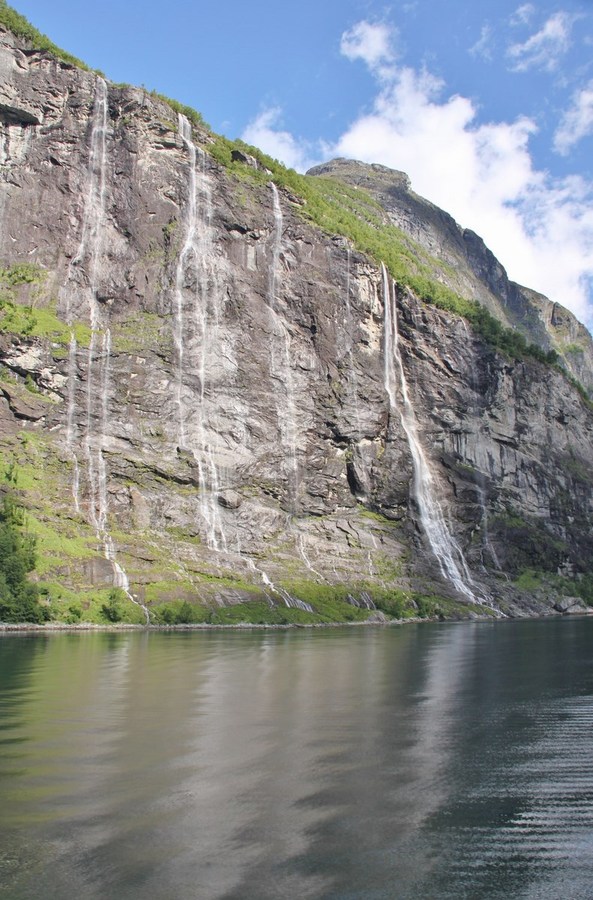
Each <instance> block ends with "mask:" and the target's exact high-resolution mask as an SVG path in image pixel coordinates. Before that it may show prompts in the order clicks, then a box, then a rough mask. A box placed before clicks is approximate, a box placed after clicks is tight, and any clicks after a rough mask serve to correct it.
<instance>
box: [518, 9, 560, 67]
mask: <svg viewBox="0 0 593 900" xmlns="http://www.w3.org/2000/svg"><path fill="white" fill-rule="evenodd" d="M519 9H525V7H520V8H519ZM574 22H575V16H571V15H569V14H568V13H566V12H558V13H554V15H553V16H550V18H549V19H548V20H547V21H546V22H545V23H544V25H543V27H542V28H541V29H540V30H539V31H537V32H536V33H535V34H532V35H531V37H530V38H528V39H527V40H526V41H525V42H524V43H522V44H521V43H517V44H512V45H511V46H510V47H509V48H508V50H507V55H508V56H509V58H510V59H511V60H512V63H511V68H512V70H513V71H514V72H526V71H527V70H528V69H543V70H545V71H547V72H552V71H554V69H556V68H557V66H558V63H559V62H560V57H561V56H563V55H564V54H565V53H566V51H567V50H568V48H569V46H570V33H571V30H572V26H573V24H574Z"/></svg>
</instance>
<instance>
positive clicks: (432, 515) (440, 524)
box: [381, 264, 482, 603]
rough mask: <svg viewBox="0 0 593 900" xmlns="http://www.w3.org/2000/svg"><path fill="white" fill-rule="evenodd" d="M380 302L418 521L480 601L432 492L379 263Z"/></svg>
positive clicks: (458, 582) (387, 373) (446, 569)
mask: <svg viewBox="0 0 593 900" xmlns="http://www.w3.org/2000/svg"><path fill="white" fill-rule="evenodd" d="M381 274H382V282H383V303H384V357H385V358H384V378H385V390H386V392H387V395H388V397H389V406H390V412H395V411H397V412H398V413H399V417H400V421H401V424H402V428H403V430H404V433H405V435H406V438H407V441H408V446H409V448H410V454H411V456H412V464H413V470H414V478H413V497H414V500H415V503H416V507H417V509H418V513H419V515H420V523H421V525H422V529H423V531H424V534H425V535H426V538H427V540H428V544H429V546H430V549H431V550H432V553H433V555H434V557H435V558H436V560H437V562H438V564H439V568H440V570H441V574H442V575H443V577H444V578H446V579H447V580H448V581H449V582H451V584H452V585H453V586H454V587H455V590H456V591H457V592H458V593H459V594H461V595H462V596H464V597H465V598H466V599H468V600H471V601H472V602H474V603H481V602H482V601H481V600H480V598H479V597H478V596H476V594H475V593H474V591H473V590H472V588H474V589H475V585H474V581H473V579H472V577H471V574H470V572H469V568H468V566H467V563H466V560H465V557H464V555H463V552H462V550H461V547H460V546H459V545H458V543H457V541H456V540H455V539H454V537H453V536H452V535H451V534H450V532H449V530H448V528H447V524H446V522H445V517H444V515H443V511H442V508H441V506H440V503H439V501H438V499H437V496H436V484H435V481H434V478H433V475H432V472H431V470H430V466H429V464H428V460H427V459H426V456H425V454H424V450H423V448H422V445H421V443H420V439H419V437H418V428H417V424H416V414H415V412H414V407H413V405H412V401H411V399H410V394H409V391H408V385H407V381H406V376H405V371H404V366H403V362H402V358H401V353H400V349H399V331H398V323H397V305H396V286H395V282H390V279H389V276H388V273H387V269H386V268H385V266H384V265H383V264H382V265H381ZM398 382H399V388H400V391H401V398H402V402H401V403H398V402H397V387H398Z"/></svg>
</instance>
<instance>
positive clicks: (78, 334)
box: [0, 263, 91, 347]
mask: <svg viewBox="0 0 593 900" xmlns="http://www.w3.org/2000/svg"><path fill="white" fill-rule="evenodd" d="M46 275H47V272H46V271H45V269H42V268H41V267H40V266H37V265H34V264H33V263H15V264H14V265H12V266H6V267H0V333H4V334H6V333H9V334H18V335H20V336H21V337H40V338H48V339H49V340H51V341H54V342H55V343H58V344H62V345H64V346H65V345H67V344H68V343H69V341H70V336H71V333H72V332H74V337H75V338H76V341H77V343H78V345H79V346H81V347H88V345H89V343H90V339H91V330H90V328H89V326H88V325H85V324H82V323H80V322H77V323H75V324H74V325H72V326H69V325H66V323H65V322H63V321H62V320H61V319H59V318H58V316H57V315H56V308H55V304H50V305H48V306H42V307H34V306H33V305H32V303H31V302H29V303H28V304H27V305H25V304H23V303H19V302H18V301H17V291H18V288H21V287H27V286H36V288H34V289H33V294H32V296H31V295H30V300H34V299H36V296H37V295H38V294H39V293H40V292H41V289H42V287H43V283H44V281H45V278H46Z"/></svg>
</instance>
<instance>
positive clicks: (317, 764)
mask: <svg viewBox="0 0 593 900" xmlns="http://www.w3.org/2000/svg"><path fill="white" fill-rule="evenodd" d="M592 651H593V620H591V619H563V620H557V621H539V622H537V621H536V622H518V623H508V622H501V623H493V624H487V623H479V624H478V623H475V624H473V623H463V624H447V625H421V626H414V625H408V626H405V627H403V628H351V629H328V630H315V631H312V630H307V631H289V632H278V631H275V632H262V631H257V632H255V631H253V632H251V631H248V632H224V633H223V632H208V633H203V632H200V633H169V634H164V633H151V634H142V633H128V634H125V633H122V634H71V635H70V634H54V635H47V636H39V635H35V636H22V637H17V636H4V637H1V638H0V897H2V898H10V900H33V898H34V900H41V898H43V900H53V898H56V900H69V898H76V900H91V898H92V900H95V898H97V900H104V898H115V900H126V898H143V900H161V898H162V900H176V898H179V900H182V898H183V900H186V898H208V900H209V898H229V900H230V898H236V900H250V898H253V900H265V898H290V900H292V898H295V900H297V898H298V900H300V898H308V897H310V898H345V900H346V898H348V900H354V898H360V900H363V898H364V900H373V898H419V900H425V898H451V900H453V898H454V900H461V898H482V897H492V898H505V900H506V898H533V900H542V898H550V900H552V898H553V900H558V898H562V900H570V898H579V900H581V898H582V900H585V898H587V900H590V898H591V897H593V728H592V726H593V665H592V660H593V652H592Z"/></svg>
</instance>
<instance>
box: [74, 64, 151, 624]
mask: <svg viewBox="0 0 593 900" xmlns="http://www.w3.org/2000/svg"><path fill="white" fill-rule="evenodd" d="M107 117H108V97H107V85H106V83H105V81H104V80H103V78H100V77H98V78H97V80H96V86H95V101H94V105H93V115H92V121H91V136H90V156H89V164H88V186H87V192H86V196H85V202H84V209H83V216H82V232H81V236H80V243H79V245H78V250H77V252H76V255H75V256H74V258H73V259H72V262H71V263H70V266H69V269H68V285H67V289H66V310H65V314H66V321H67V322H68V324H69V325H72V321H73V318H74V310H73V309H72V294H73V293H74V294H75V296H76V298H77V299H78V297H79V296H82V297H83V298H85V299H86V301H87V304H86V305H87V306H88V317H89V322H90V326H91V337H90V342H89V348H88V356H87V370H86V434H85V439H84V455H85V460H86V474H87V480H88V491H89V499H88V516H89V520H90V522H91V524H92V526H93V528H94V529H95V532H96V534H97V540H98V541H100V543H101V544H102V548H103V554H104V556H105V558H106V559H107V560H109V562H110V563H111V566H112V569H113V583H114V585H115V586H116V587H119V588H121V589H122V590H124V591H125V592H126V594H127V595H128V597H129V599H130V600H132V601H133V602H134V603H137V605H139V606H142V608H143V610H144V614H145V617H146V621H147V623H148V622H149V616H148V610H147V609H146V607H144V606H143V605H142V604H140V603H138V601H136V600H135V599H134V597H133V596H132V594H131V592H130V584H129V580H128V576H127V575H126V573H125V572H124V570H123V568H122V566H121V565H120V563H119V562H118V561H117V558H116V550H115V545H114V542H113V538H112V537H111V534H110V533H109V529H108V523H107V514H108V493H107V469H106V466H105V456H104V448H105V437H106V432H107V428H108V423H109V408H108V402H109V401H108V398H109V382H110V373H109V370H110V360H111V332H110V330H109V328H102V323H101V311H100V306H99V302H98V286H99V275H100V266H101V261H102V259H103V251H104V237H105V203H106V172H107ZM83 267H84V271H85V273H86V280H85V281H83V280H82V279H81V274H80V273H81V272H82V270H83ZM72 285H74V287H72ZM77 311H80V310H77ZM99 338H100V350H99V351H98V350H97V345H98V342H99ZM77 355H78V347H77V343H76V338H75V336H74V331H73V330H72V331H71V335H70V346H69V351H68V411H67V419H66V446H67V448H68V450H69V452H70V455H71V457H72V460H73V481H72V494H73V497H74V505H75V508H76V511H77V512H79V511H80V466H79V461H78V457H77V455H76V451H75V445H76V443H77V429H76V426H75V417H76V394H75V383H76V375H77ZM97 363H98V371H97Z"/></svg>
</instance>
